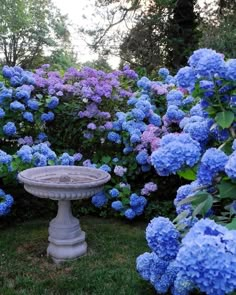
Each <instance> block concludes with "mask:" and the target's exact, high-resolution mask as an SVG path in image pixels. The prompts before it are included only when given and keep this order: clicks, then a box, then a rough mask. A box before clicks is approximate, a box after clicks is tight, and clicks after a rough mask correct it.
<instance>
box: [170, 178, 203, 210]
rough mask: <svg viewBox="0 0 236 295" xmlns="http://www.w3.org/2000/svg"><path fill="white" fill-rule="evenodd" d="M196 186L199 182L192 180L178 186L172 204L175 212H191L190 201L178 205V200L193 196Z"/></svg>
mask: <svg viewBox="0 0 236 295" xmlns="http://www.w3.org/2000/svg"><path fill="white" fill-rule="evenodd" d="M197 187H200V184H198V182H192V183H191V184H185V185H182V186H180V187H179V188H178V190H177V195H176V198H175V199H174V205H175V207H176V213H177V214H180V213H182V212H183V211H186V210H187V211H188V212H189V214H191V213H192V205H191V203H190V204H184V205H179V202H180V201H182V200H184V199H186V198H187V197H191V196H193V195H194V194H195V193H196V192H197V191H196V188H197Z"/></svg>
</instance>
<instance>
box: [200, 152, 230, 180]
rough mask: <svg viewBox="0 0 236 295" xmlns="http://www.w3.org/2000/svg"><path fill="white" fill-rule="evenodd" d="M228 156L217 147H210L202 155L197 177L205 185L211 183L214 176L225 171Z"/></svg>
mask: <svg viewBox="0 0 236 295" xmlns="http://www.w3.org/2000/svg"><path fill="white" fill-rule="evenodd" d="M227 160H228V156H227V155H226V154H225V153H224V152H223V151H221V150H219V149H216V148H210V149H208V150H207V151H206V152H205V153H204V155H203V156H202V159H201V162H200V166H199V170H198V174H197V178H198V180H199V182H200V183H201V184H203V185H210V184H211V183H212V181H213V179H214V177H215V176H216V175H217V174H218V173H219V172H223V171H224V168H225V164H226V162H227Z"/></svg>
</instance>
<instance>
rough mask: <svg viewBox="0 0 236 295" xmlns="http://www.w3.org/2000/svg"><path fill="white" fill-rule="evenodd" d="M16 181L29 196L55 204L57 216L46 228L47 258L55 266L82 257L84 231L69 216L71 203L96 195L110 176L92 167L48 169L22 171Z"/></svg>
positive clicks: (73, 218)
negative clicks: (47, 232) (46, 199)
mask: <svg viewBox="0 0 236 295" xmlns="http://www.w3.org/2000/svg"><path fill="white" fill-rule="evenodd" d="M18 179H19V181H20V182H22V183H24V188H25V190H26V191H27V192H29V193H30V194H32V195H34V196H36V197H39V198H49V199H52V200H56V201H58V212H57V216H56V217H55V218H54V219H53V220H52V221H51V222H50V225H49V238H48V241H49V245H48V248H47V255H48V256H51V258H52V259H53V261H54V262H55V263H60V262H63V261H67V260H72V259H76V258H78V257H80V256H82V255H85V254H86V252H87V243H86V242H85V232H84V231H82V230H81V228H80V223H79V220H78V219H77V218H75V217H74V216H73V215H72V211H71V200H79V199H85V198H89V197H91V196H93V195H95V194H96V193H98V192H100V191H101V190H102V189H103V185H104V184H105V183H106V182H108V181H109V180H110V175H109V174H108V173H107V172H104V171H102V170H99V169H95V168H88V167H80V166H49V167H37V168H31V169H27V170H24V171H22V172H20V173H19V175H18Z"/></svg>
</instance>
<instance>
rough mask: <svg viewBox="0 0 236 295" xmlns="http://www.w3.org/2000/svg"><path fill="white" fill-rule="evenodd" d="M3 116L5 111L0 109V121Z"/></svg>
mask: <svg viewBox="0 0 236 295" xmlns="http://www.w3.org/2000/svg"><path fill="white" fill-rule="evenodd" d="M5 114H6V113H5V111H4V110H3V109H2V108H0V119H1V118H3V117H4V116H5Z"/></svg>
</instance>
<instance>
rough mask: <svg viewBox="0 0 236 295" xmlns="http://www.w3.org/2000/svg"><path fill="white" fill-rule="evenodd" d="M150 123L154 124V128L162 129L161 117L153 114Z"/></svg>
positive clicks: (149, 119)
mask: <svg viewBox="0 0 236 295" xmlns="http://www.w3.org/2000/svg"><path fill="white" fill-rule="evenodd" d="M148 121H149V123H150V124H153V125H154V126H157V127H160V126H161V117H160V116H159V115H157V114H152V115H151V116H150V117H149V118H148Z"/></svg>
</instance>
